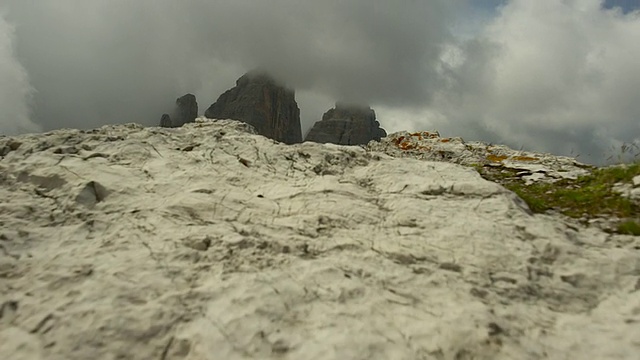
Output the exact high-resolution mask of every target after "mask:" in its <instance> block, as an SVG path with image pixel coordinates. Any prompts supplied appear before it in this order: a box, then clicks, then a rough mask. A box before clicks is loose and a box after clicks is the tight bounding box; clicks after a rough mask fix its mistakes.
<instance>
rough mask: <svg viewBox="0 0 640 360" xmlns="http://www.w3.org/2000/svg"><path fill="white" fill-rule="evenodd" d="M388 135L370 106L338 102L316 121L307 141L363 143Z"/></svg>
mask: <svg viewBox="0 0 640 360" xmlns="http://www.w3.org/2000/svg"><path fill="white" fill-rule="evenodd" d="M385 136H387V133H386V132H385V131H384V129H382V128H380V123H379V122H378V121H376V113H375V112H374V111H373V109H371V108H370V107H369V106H359V105H348V104H341V103H337V104H336V106H335V108H333V109H330V110H329V111H327V112H326V113H325V114H324V115H323V116H322V120H321V121H318V122H316V123H315V124H314V125H313V127H312V128H311V130H310V131H309V133H308V134H307V136H306V138H305V141H313V142H317V143H332V144H339V145H362V144H367V143H369V141H371V140H376V141H380V139H381V138H383V137H385Z"/></svg>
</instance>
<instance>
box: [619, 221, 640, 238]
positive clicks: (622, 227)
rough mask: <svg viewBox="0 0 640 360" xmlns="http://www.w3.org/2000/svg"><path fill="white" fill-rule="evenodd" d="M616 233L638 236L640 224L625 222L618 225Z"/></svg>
mask: <svg viewBox="0 0 640 360" xmlns="http://www.w3.org/2000/svg"><path fill="white" fill-rule="evenodd" d="M618 233H620V234H626V235H634V236H640V224H638V223H637V222H635V221H625V222H623V223H620V224H619V225H618Z"/></svg>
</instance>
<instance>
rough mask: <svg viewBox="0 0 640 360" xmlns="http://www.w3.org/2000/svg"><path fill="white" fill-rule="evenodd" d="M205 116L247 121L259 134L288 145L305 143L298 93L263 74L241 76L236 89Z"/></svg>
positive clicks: (229, 91)
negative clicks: (296, 98)
mask: <svg viewBox="0 0 640 360" xmlns="http://www.w3.org/2000/svg"><path fill="white" fill-rule="evenodd" d="M205 116H206V117H207V118H210V119H235V120H240V121H243V122H246V123H247V124H250V125H251V126H253V127H254V128H255V129H256V131H257V132H258V134H260V135H264V136H266V137H268V138H270V139H273V140H277V141H280V142H283V143H285V144H294V143H300V142H302V128H301V126H300V109H299V108H298V104H297V103H296V100H295V92H294V91H293V90H291V89H288V88H285V87H284V86H282V85H280V84H279V83H277V82H276V81H275V80H274V79H273V78H272V77H270V76H269V75H267V74H266V73H263V72H260V71H251V72H248V73H247V74H245V75H243V76H242V77H240V79H238V80H237V81H236V86H235V87H234V88H232V89H230V90H228V91H226V92H224V93H223V94H222V95H220V97H219V98H218V100H217V101H216V102H215V103H213V104H212V105H211V106H210V107H209V108H208V109H207V110H206V111H205Z"/></svg>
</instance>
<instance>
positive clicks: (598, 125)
mask: <svg viewBox="0 0 640 360" xmlns="http://www.w3.org/2000/svg"><path fill="white" fill-rule="evenodd" d="M601 5H602V4H601V2H600V1H598V0H567V1H557V0H540V1H529V0H512V1H509V2H508V3H507V4H506V5H505V6H504V7H501V8H500V11H499V14H498V15H497V16H496V17H495V18H494V19H493V20H492V21H491V22H490V23H489V24H488V25H487V26H486V27H485V28H484V29H483V30H482V33H481V35H479V36H477V37H474V38H472V39H470V40H468V41H465V42H462V43H459V44H458V45H457V46H451V47H450V48H449V49H448V51H447V52H445V55H444V58H445V60H446V61H445V63H446V64H448V65H446V66H443V69H442V73H443V74H444V75H445V77H446V78H447V79H448V81H447V86H446V87H445V88H443V89H442V90H441V91H440V92H439V94H438V95H437V100H436V101H435V102H434V103H433V104H432V107H431V109H430V111H431V112H433V113H437V114H438V115H439V116H440V117H441V118H446V119H447V121H449V122H451V125H447V124H446V123H444V124H443V125H444V126H445V127H447V128H449V129H450V130H452V131H453V132H455V133H458V134H465V135H470V136H473V135H477V134H482V136H484V137H485V138H491V140H493V141H495V142H502V143H508V144H510V145H512V146H516V147H520V146H524V147H525V148H529V149H533V150H538V151H548V152H555V153H559V154H566V155H569V154H571V153H573V155H574V156H575V155H576V154H580V155H581V157H582V158H581V159H582V160H588V161H591V162H596V163H602V162H603V160H604V158H605V157H607V156H608V155H611V154H612V153H613V155H616V154H617V153H619V152H620V150H619V148H620V146H621V145H622V144H623V143H625V142H626V143H633V142H634V141H635V142H638V140H639V135H640V102H639V101H638V89H640V71H639V70H638V67H637V59H639V58H640V46H637V39H639V38H640V12H632V13H627V14H623V13H622V12H621V11H619V10H616V9H613V10H606V9H603V8H602V6H601Z"/></svg>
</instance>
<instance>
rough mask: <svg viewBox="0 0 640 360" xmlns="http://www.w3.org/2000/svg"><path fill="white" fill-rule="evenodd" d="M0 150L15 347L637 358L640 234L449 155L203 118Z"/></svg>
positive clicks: (4, 342) (4, 254)
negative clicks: (297, 136) (553, 205)
mask: <svg viewBox="0 0 640 360" xmlns="http://www.w3.org/2000/svg"><path fill="white" fill-rule="evenodd" d="M382 145H384V142H383V144H382ZM0 148H2V149H5V150H6V151H4V150H3V152H2V157H1V158H0V184H1V186H0V195H1V199H2V200H1V202H0V358H2V359H87V358H91V359H637V355H638V353H640V341H639V340H638V339H640V240H639V237H634V236H628V235H612V234H606V233H604V232H602V231H600V230H598V229H595V228H585V227H582V226H580V225H576V224H570V223H567V222H565V221H564V220H562V219H561V218H560V217H554V216H550V215H533V214H532V213H531V212H530V211H529V209H528V208H527V206H526V204H525V203H524V202H523V201H522V200H521V199H519V198H518V197H517V196H516V195H515V194H514V193H512V192H510V191H509V190H507V189H505V188H504V187H502V186H500V185H499V184H497V183H494V182H491V181H487V180H484V179H483V178H481V177H480V175H479V174H478V173H477V172H476V171H474V170H473V169H470V168H468V167H464V166H461V165H459V164H456V163H453V162H447V161H430V160H429V159H418V158H416V157H412V156H411V155H410V153H404V155H403V156H404V157H402V158H398V157H394V156H391V155H390V154H388V153H385V152H383V151H377V150H375V149H369V148H363V147H358V146H339V145H332V144H325V145H322V144H315V143H303V144H295V145H285V144H281V143H277V142H275V141H273V140H270V139H267V138H265V137H263V136H259V135H257V134H256V133H255V130H254V129H253V128H252V127H251V126H249V125H247V124H245V123H242V122H237V121H231V120H217V121H210V120H207V119H197V120H196V122H195V123H189V124H185V125H184V126H183V127H181V128H144V127H142V126H140V125H136V124H126V125H115V126H105V127H102V128H99V129H95V130H89V131H80V130H59V131H54V132H50V133H47V134H38V135H23V136H17V137H12V138H7V137H4V138H0ZM470 151H471V150H470ZM471 153H472V152H470V154H471Z"/></svg>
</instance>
